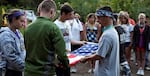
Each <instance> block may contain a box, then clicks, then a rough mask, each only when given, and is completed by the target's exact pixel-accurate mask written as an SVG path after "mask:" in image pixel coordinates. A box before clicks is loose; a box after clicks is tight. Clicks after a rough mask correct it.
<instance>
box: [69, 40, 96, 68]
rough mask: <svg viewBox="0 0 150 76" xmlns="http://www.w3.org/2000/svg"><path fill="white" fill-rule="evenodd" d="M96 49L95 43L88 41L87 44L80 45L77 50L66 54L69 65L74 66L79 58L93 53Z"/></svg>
mask: <svg viewBox="0 0 150 76" xmlns="http://www.w3.org/2000/svg"><path fill="white" fill-rule="evenodd" d="M97 49H98V44H97V43H89V42H88V43H87V44H85V45H83V46H81V47H80V48H78V49H77V50H74V51H73V52H71V53H69V54H67V55H68V58H69V63H70V66H74V65H75V64H77V63H78V62H79V61H80V59H81V58H83V57H85V56H89V55H91V54H93V53H95V52H96V51H97Z"/></svg>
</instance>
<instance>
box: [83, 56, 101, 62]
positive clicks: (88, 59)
mask: <svg viewBox="0 0 150 76" xmlns="http://www.w3.org/2000/svg"><path fill="white" fill-rule="evenodd" d="M102 59H103V58H102V57H101V56H99V55H97V54H93V55H90V56H87V57H84V58H82V59H81V60H80V61H81V62H82V63H85V62H86V61H91V60H99V61H101V60H102Z"/></svg>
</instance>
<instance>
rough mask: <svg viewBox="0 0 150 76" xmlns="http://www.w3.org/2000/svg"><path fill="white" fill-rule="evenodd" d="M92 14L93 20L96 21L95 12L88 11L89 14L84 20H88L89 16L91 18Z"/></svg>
mask: <svg viewBox="0 0 150 76" xmlns="http://www.w3.org/2000/svg"><path fill="white" fill-rule="evenodd" d="M92 16H94V18H95V21H96V15H95V13H89V14H88V15H87V17H86V21H87V22H88V20H89V18H91V17H92Z"/></svg>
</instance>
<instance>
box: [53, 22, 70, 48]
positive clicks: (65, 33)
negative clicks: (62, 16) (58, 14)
mask: <svg viewBox="0 0 150 76" xmlns="http://www.w3.org/2000/svg"><path fill="white" fill-rule="evenodd" d="M54 23H55V24H56V25H57V26H58V27H59V29H60V30H61V32H62V34H63V37H64V41H65V43H66V49H68V50H70V51H71V38H72V34H71V27H70V26H69V25H67V24H66V22H61V21H59V20H58V19H57V20H56V21H55V22H54Z"/></svg>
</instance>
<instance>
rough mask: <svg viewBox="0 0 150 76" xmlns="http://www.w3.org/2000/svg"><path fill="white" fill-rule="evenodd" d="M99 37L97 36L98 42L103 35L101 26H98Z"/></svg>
mask: <svg viewBox="0 0 150 76" xmlns="http://www.w3.org/2000/svg"><path fill="white" fill-rule="evenodd" d="M97 28H98V30H97V36H96V40H97V41H98V40H99V39H100V36H101V34H102V30H101V25H100V24H97Z"/></svg>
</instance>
